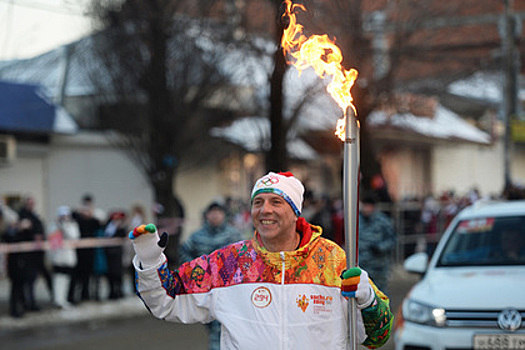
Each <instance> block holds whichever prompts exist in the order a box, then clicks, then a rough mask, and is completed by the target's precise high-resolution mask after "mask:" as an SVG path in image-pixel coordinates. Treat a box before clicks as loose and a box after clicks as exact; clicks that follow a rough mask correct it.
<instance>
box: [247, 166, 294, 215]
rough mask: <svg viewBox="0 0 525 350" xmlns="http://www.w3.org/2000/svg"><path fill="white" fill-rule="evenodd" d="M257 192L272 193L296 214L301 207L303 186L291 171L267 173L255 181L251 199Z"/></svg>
mask: <svg viewBox="0 0 525 350" xmlns="http://www.w3.org/2000/svg"><path fill="white" fill-rule="evenodd" d="M259 193H274V194H277V195H279V196H281V197H283V198H284V200H285V201H286V202H287V203H288V204H290V206H291V207H292V209H293V211H294V212H295V215H296V216H299V215H301V210H302V209H303V194H304V186H303V184H302V183H301V181H299V180H298V179H297V178H295V177H294V176H293V174H292V173H291V172H284V173H274V172H269V173H268V174H266V175H264V176H263V177H261V178H260V179H259V180H257V181H256V182H255V185H254V186H253V190H252V201H253V199H254V198H255V196H256V195H258V194H259Z"/></svg>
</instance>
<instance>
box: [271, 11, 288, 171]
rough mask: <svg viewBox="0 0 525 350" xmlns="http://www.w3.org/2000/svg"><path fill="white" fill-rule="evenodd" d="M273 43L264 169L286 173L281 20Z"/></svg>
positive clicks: (284, 68) (278, 15)
mask: <svg viewBox="0 0 525 350" xmlns="http://www.w3.org/2000/svg"><path fill="white" fill-rule="evenodd" d="M280 3H281V2H280V1H274V4H275V10H276V11H275V12H276V14H277V16H276V18H280V12H279V5H280ZM275 23H276V29H275V42H276V43H277V50H275V54H274V60H273V61H274V68H273V72H272V76H271V78H270V116H269V119H270V133H271V136H270V140H271V146H270V150H269V151H268V152H267V154H266V168H267V170H268V171H286V170H287V168H288V154H287V150H286V134H287V131H288V130H286V128H285V123H284V121H283V78H284V74H285V72H286V68H287V65H286V61H285V59H284V56H283V52H282V51H281V49H280V41H281V37H282V33H283V25H282V23H281V20H280V19H278V20H276V21H275Z"/></svg>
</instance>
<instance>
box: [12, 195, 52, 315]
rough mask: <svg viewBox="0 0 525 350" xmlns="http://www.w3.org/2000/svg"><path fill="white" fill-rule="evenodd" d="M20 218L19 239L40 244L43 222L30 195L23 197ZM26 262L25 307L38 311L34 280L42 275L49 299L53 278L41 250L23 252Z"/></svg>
mask: <svg viewBox="0 0 525 350" xmlns="http://www.w3.org/2000/svg"><path fill="white" fill-rule="evenodd" d="M18 218H19V220H20V222H19V225H18V235H19V237H20V240H21V241H33V242H35V243H36V244H42V243H43V242H44V240H45V230H44V223H43V222H42V220H40V218H39V216H38V215H37V213H36V211H35V199H34V198H33V197H31V196H28V197H26V198H24V205H23V207H22V208H21V209H20V210H19V211H18ZM23 255H24V261H25V264H26V272H27V274H26V276H25V282H24V296H25V297H26V300H25V302H26V307H27V308H28V309H29V310H30V311H38V310H40V307H39V306H38V305H37V304H36V299H35V291H34V290H35V282H36V279H37V278H38V277H39V276H40V275H42V277H44V280H45V282H46V286H47V289H48V291H49V296H50V300H53V297H54V290H53V280H52V276H51V272H50V271H49V270H48V268H47V264H46V259H45V253H44V251H43V250H35V251H30V252H27V253H24V254H23Z"/></svg>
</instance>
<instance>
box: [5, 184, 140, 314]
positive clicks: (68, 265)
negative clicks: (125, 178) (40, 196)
mask: <svg viewBox="0 0 525 350" xmlns="http://www.w3.org/2000/svg"><path fill="white" fill-rule="evenodd" d="M34 207H35V200H34V198H33V197H26V198H24V199H23V200H22V203H21V205H20V206H19V207H18V208H13V207H9V206H7V205H5V204H2V205H1V206H0V239H1V242H2V243H14V244H10V245H9V247H10V248H9V249H11V250H8V251H7V254H5V256H6V259H5V261H4V263H5V271H6V272H7V277H8V279H9V282H10V290H9V293H10V295H9V306H8V312H9V314H10V315H11V316H12V317H15V318H20V317H23V316H24V314H26V313H27V312H36V311H39V310H41V308H42V307H41V305H39V303H38V300H37V298H35V284H36V282H37V279H38V278H39V277H42V278H43V279H44V282H45V286H46V289H47V293H48V296H49V304H51V305H52V306H53V307H57V308H71V307H74V306H75V305H77V304H79V303H82V302H86V301H101V300H112V299H120V298H122V297H123V296H124V290H125V288H124V285H123V281H124V276H125V275H126V274H127V273H128V271H131V254H132V253H131V250H132V249H131V247H130V246H129V244H127V243H129V242H127V240H126V239H125V237H126V236H127V233H128V231H129V229H130V228H131V227H133V225H138V224H139V223H142V222H144V220H145V212H144V209H143V208H142V206H141V205H134V206H133V207H132V208H130V210H129V211H127V210H120V209H119V210H112V211H109V212H107V213H106V212H104V211H102V210H101V209H99V208H97V207H96V206H95V201H94V198H93V197H92V196H91V195H89V194H86V195H84V196H83V197H82V199H81V202H80V204H79V205H78V206H77V207H69V206H65V205H63V206H60V207H58V208H57V209H56V215H55V217H54V219H53V222H51V223H50V224H49V225H47V226H46V225H45V224H44V222H43V220H42V219H41V218H40V217H39V215H38V214H37V213H36V212H35V210H34ZM101 238H104V239H113V240H112V241H109V240H107V241H105V244H100V240H99V239H101ZM90 239H91V241H90ZM81 242H82V243H83V244H81ZM103 281H104V286H105V288H103V287H102V285H103V283H102V282H103Z"/></svg>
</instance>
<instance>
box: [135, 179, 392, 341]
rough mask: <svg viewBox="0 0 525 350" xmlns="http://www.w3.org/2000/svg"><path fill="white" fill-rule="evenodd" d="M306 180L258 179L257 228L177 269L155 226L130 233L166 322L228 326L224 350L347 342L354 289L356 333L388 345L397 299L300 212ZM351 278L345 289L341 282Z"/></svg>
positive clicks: (140, 286)
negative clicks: (172, 267)
mask: <svg viewBox="0 0 525 350" xmlns="http://www.w3.org/2000/svg"><path fill="white" fill-rule="evenodd" d="M303 194H304V187H303V185H302V184H301V182H300V181H299V180H298V179H296V178H295V177H294V176H293V175H292V174H291V173H279V174H276V173H269V174H267V175H266V176H263V177H262V178H260V179H259V180H257V182H256V183H255V186H254V188H253V191H252V196H251V200H252V205H251V216H252V222H253V225H254V227H255V235H254V237H253V238H252V239H251V240H247V241H242V242H238V243H234V244H231V245H229V246H227V247H224V248H222V249H219V250H217V251H215V252H213V253H211V254H209V255H207V256H202V257H199V258H197V259H195V260H192V261H190V262H187V263H184V264H182V265H181V266H180V267H179V268H178V269H177V270H176V271H169V270H168V268H167V261H166V258H165V256H164V254H163V253H162V250H163V247H165V245H166V243H167V242H166V237H167V235H164V234H163V235H162V236H161V237H160V239H159V237H158V235H157V232H156V229H155V226H154V225H151V224H150V225H146V226H144V225H141V226H139V227H137V228H135V229H134V230H133V231H132V232H131V233H130V238H131V239H132V242H133V246H134V248H135V251H136V253H137V255H136V256H135V258H134V261H133V263H134V265H135V268H136V271H137V281H136V284H137V291H138V293H139V296H140V297H141V299H142V300H143V301H144V302H145V304H146V305H147V307H148V308H149V310H151V312H152V313H153V315H155V316H156V317H158V318H161V319H165V320H167V321H174V322H182V323H194V322H209V321H211V320H217V321H219V322H220V323H221V324H222V332H221V349H223V350H224V349H347V348H348V347H349V344H348V338H349V334H348V329H349V327H348V324H347V319H348V317H347V315H348V300H347V299H346V296H348V297H355V298H356V304H357V307H358V308H359V309H360V311H361V312H358V313H357V314H358V317H357V329H358V334H357V335H356V337H357V339H358V340H359V342H360V343H361V344H363V345H365V346H368V347H370V348H376V347H379V346H381V345H383V344H384V343H385V342H386V341H387V339H388V337H389V335H390V329H391V326H392V321H393V318H392V314H391V313H390V309H389V305H388V304H389V302H388V298H387V297H386V296H385V295H384V294H383V293H382V292H380V291H379V290H378V289H377V288H376V287H375V286H374V284H373V283H371V282H370V280H369V279H368V275H367V273H366V271H364V270H359V268H353V269H350V270H348V271H346V272H345V273H344V274H343V275H344V277H348V275H351V276H352V275H353V277H350V278H348V279H346V278H345V279H344V280H343V281H342V280H341V277H340V276H341V274H342V273H343V271H344V269H345V265H346V261H345V254H344V251H343V250H342V249H341V248H340V247H339V246H338V245H337V244H335V243H333V242H331V241H329V240H327V239H324V238H322V237H321V234H322V229H321V228H320V227H318V226H313V225H310V224H308V223H307V222H306V221H305V220H304V218H301V217H300V214H301V209H302V204H303ZM341 285H343V287H341Z"/></svg>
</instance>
